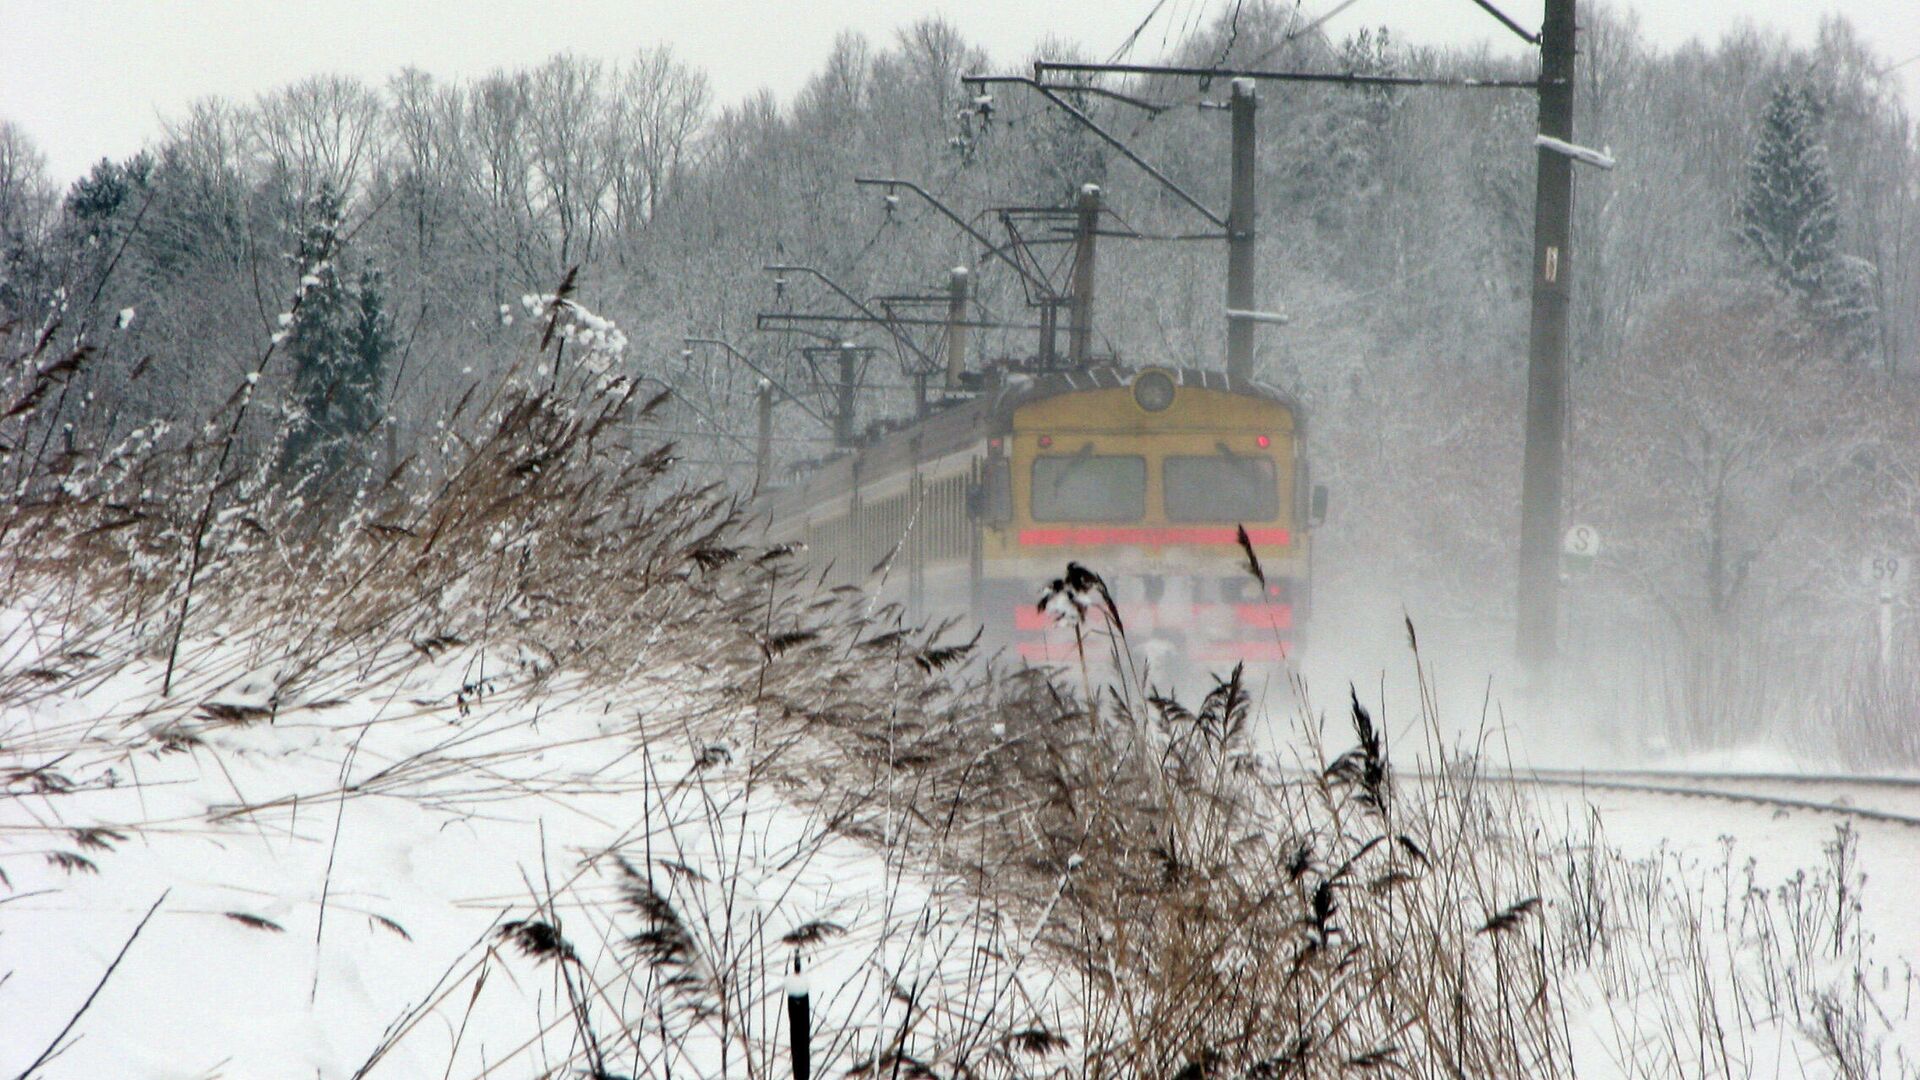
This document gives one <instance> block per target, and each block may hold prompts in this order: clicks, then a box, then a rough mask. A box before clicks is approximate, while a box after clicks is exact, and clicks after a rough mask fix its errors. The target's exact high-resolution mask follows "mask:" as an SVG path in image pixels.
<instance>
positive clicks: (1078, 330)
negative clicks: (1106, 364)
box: [1067, 184, 1100, 367]
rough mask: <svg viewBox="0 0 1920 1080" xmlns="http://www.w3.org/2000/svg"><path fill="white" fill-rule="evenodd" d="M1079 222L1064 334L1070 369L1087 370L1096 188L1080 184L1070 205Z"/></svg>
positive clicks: (1090, 346)
mask: <svg viewBox="0 0 1920 1080" xmlns="http://www.w3.org/2000/svg"><path fill="white" fill-rule="evenodd" d="M1074 208H1075V209H1076V210H1078V211H1079V215H1080V219H1079V222H1078V223H1077V225H1076V226H1075V228H1074V231H1073V249H1074V250H1073V285H1072V287H1071V289H1070V290H1069V292H1070V294H1071V295H1072V297H1073V310H1072V312H1071V314H1070V316H1069V318H1070V320H1071V321H1070V322H1069V324H1068V325H1069V329H1068V331H1067V360H1068V362H1069V363H1071V364H1072V365H1073V366H1074V367H1085V366H1087V361H1088V359H1089V358H1090V357H1091V356H1092V355H1093V253H1094V231H1095V230H1096V229H1097V228H1098V227H1099V225H1100V185H1098V184H1082V185H1081V186H1080V198H1079V200H1078V201H1077V202H1075V204H1074Z"/></svg>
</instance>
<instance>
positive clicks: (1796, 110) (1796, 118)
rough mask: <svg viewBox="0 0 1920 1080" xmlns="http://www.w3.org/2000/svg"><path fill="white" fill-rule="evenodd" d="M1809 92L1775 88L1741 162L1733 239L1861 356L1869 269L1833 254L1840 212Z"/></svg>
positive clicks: (1868, 313)
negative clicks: (1742, 181) (1744, 164)
mask: <svg viewBox="0 0 1920 1080" xmlns="http://www.w3.org/2000/svg"><path fill="white" fill-rule="evenodd" d="M1821 112H1822V110H1821V108H1820V102H1819V99H1818V98H1817V97H1816V96H1815V94H1814V92H1813V91H1812V90H1811V89H1810V88H1808V87H1806V86H1804V85H1797V84H1794V83H1782V84H1780V85H1779V86H1778V87H1776V88H1775V89H1774V92H1773V95H1772V97H1771V98H1769V99H1768V101H1767V107H1766V109H1765V111H1764V112H1763V113H1762V114H1761V118H1760V132H1759V135H1758V136H1757V137H1756V139H1755V140H1754V146H1753V152H1752V154H1751V155H1750V156H1749V157H1748V158H1747V179H1746V190H1745V191H1744V192H1743V193H1742V196H1741V199H1740V205H1739V211H1738V219H1739V220H1738V224H1739V236H1740V240H1741V243H1742V244H1743V245H1744V246H1745V248H1746V249H1747V251H1748V253H1749V254H1750V255H1751V256H1752V257H1753V259H1754V261H1755V262H1756V263H1757V264H1758V265H1759V266H1760V268H1761V269H1762V270H1763V271H1765V272H1766V274H1767V275H1768V276H1769V277H1771V278H1772V279H1773V281H1774V282H1775V284H1777V285H1778V286H1779V287H1780V288H1781V289H1782V290H1784V291H1785V292H1787V293H1788V294H1789V295H1792V296H1793V297H1795V298H1796V299H1798V300H1799V301H1800V302H1801V303H1802V304H1804V305H1805V308H1806V310H1807V312H1808V314H1809V316H1810V317H1811V318H1812V319H1813V320H1814V322H1815V323H1816V324H1817V325H1818V326H1819V328H1820V329H1821V330H1822V331H1824V332H1827V333H1831V334H1833V335H1835V336H1836V337H1837V338H1839V339H1840V341H1841V343H1842V347H1843V348H1844V349H1845V351H1846V352H1847V353H1848V355H1849V356H1852V355H1856V354H1857V353H1858V352H1859V351H1861V350H1862V349H1863V348H1864V346H1865V344H1866V341H1867V331H1868V328H1869V326H1870V324H1871V321H1872V318H1873V315H1874V309H1873V304H1872V299H1871V297H1872V290H1871V284H1870V283H1871V278H1872V275H1873V272H1874V271H1873V267H1872V265H1871V264H1868V263H1865V262H1863V261H1861V260H1859V259H1854V258H1850V257H1847V256H1844V255H1842V254H1841V253H1840V211H1839V205H1838V199H1837V198H1836V196H1835V194H1834V186H1833V174H1832V171H1831V169H1830V168H1829V167H1828V164H1827V151H1826V147H1825V145H1823V144H1822V143H1821V141H1820V137H1819V128H1820V122H1821V119H1822V116H1821Z"/></svg>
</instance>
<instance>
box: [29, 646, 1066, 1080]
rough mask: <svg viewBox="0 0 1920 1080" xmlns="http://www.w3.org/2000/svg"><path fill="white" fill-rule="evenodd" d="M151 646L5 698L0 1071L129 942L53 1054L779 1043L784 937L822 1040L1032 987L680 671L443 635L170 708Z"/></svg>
mask: <svg viewBox="0 0 1920 1080" xmlns="http://www.w3.org/2000/svg"><path fill="white" fill-rule="evenodd" d="M233 652H234V650H231V649H224V650H223V649H219V648H211V649H208V650H205V651H204V652H201V653H198V654H196V658H197V661H198V663H199V665H201V668H200V669H201V670H206V671H212V672H219V671H222V670H231V669H232V668H234V667H236V666H238V665H239V664H240V663H241V661H240V659H239V658H238V657H236V656H234V655H233ZM160 674H161V672H160V668H159V666H158V665H157V664H153V663H144V664H137V665H133V666H130V667H128V668H125V669H123V670H121V671H119V672H117V673H116V674H114V675H113V676H112V677H111V678H109V679H107V680H106V681H105V682H102V683H98V684H95V685H90V686H77V687H74V688H73V690H72V691H71V692H69V693H58V694H50V695H47V696H44V697H41V698H39V699H38V700H36V701H34V702H32V703H31V704H28V705H25V706H20V707H14V708H10V709H9V710H8V711H7V713H6V719H5V738H6V740H7V743H8V744H9V747H10V749H14V751H15V752H14V753H13V754H12V755H10V757H9V759H8V760H9V761H10V762H11V763H12V764H13V766H14V767H16V768H17V767H18V766H19V765H21V764H24V763H25V762H27V761H28V760H30V754H28V753H24V752H22V751H23V750H25V749H27V748H30V747H32V746H33V745H34V744H36V743H37V744H41V745H46V746H54V745H60V746H66V747H69V748H70V752H69V753H67V754H66V755H65V756H62V757H57V758H50V759H47V760H44V761H42V762H39V763H38V768H37V771H36V772H34V773H33V774H32V775H24V774H21V773H16V774H15V775H13V776H10V777H9V778H8V787H9V792H10V795H11V797H10V798H8V799H7V800H6V801H5V803H4V804H0V805H3V806H4V809H0V830H3V831H0V866H4V867H5V870H6V873H7V877H8V881H7V883H6V884H7V891H6V892H5V895H4V897H0V904H4V913H3V915H0V972H5V973H7V976H8V977H7V978H6V980H5V982H4V983H3V984H0V998H3V999H4V1007H3V1008H0V1016H4V1020H0V1029H3V1031H0V1034H3V1035H4V1037H0V1074H3V1075H7V1076H12V1075H14V1074H16V1073H18V1072H20V1071H21V1070H23V1069H25V1068H27V1066H28V1065H29V1064H30V1063H31V1062H33V1061H35V1060H36V1059H37V1058H38V1056H39V1055H40V1054H41V1052H42V1051H43V1050H44V1049H46V1048H47V1047H48V1046H50V1045H52V1044H53V1043H54V1040H55V1036H56V1035H57V1034H59V1033H60V1032H61V1030H62V1028H63V1027H64V1026H65V1025H66V1024H67V1023H68V1021H69V1019H70V1018H72V1017H73V1016H74V1015H75V1013H76V1012H77V1011H79V1010H81V1008H82V1006H83V1004H85V1003H87V1002H88V995H89V993H90V992H91V991H92V990H93V988H94V987H95V986H96V985H97V984H99V983H100V982H101V980H102V977H103V974H104V973H105V972H106V971H107V970H108V968H109V967H110V966H112V965H113V964H114V961H115V957H116V954H117V953H118V952H119V951H120V950H121V948H122V946H123V945H126V946H127V947H126V949H125V955H124V956H123V957H121V958H120V959H119V962H118V965H117V967H114V968H113V972H112V975H111V977H110V978H107V979H106V981H105V984H104V986H103V987H102V988H101V989H100V991H99V993H98V995H97V997H94V998H93V999H92V1001H91V1004H90V1006H89V1007H87V1008H86V1010H85V1013H84V1015H82V1016H80V1018H79V1020H78V1022H77V1023H74V1024H73V1026H72V1028H71V1032H70V1034H69V1035H68V1036H67V1037H66V1038H65V1039H64V1040H62V1041H61V1042H60V1044H59V1045H60V1049H59V1053H58V1056H57V1057H55V1058H54V1059H53V1060H52V1062H51V1064H49V1065H47V1066H45V1067H44V1069H43V1072H42V1075H46V1076H73V1077H83V1076H153V1077H162V1076H168V1077H172V1076H177V1077H202V1076H245V1077H280V1076H284V1077H313V1076H321V1077H347V1076H359V1075H373V1076H381V1075H387V1076H408V1077H411V1076H427V1075H432V1076H442V1075H446V1076H456V1077H457V1076H471V1077H479V1076H486V1075H494V1074H498V1075H504V1076H514V1077H524V1076H529V1075H545V1074H548V1073H552V1074H554V1075H566V1074H572V1073H576V1072H583V1071H584V1072H591V1071H592V1070H594V1069H600V1070H602V1071H603V1072H604V1073H605V1074H607V1075H620V1076H624V1075H641V1074H649V1075H666V1074H669V1073H689V1074H699V1075H723V1074H724V1075H749V1074H751V1075H762V1074H779V1073H781V1072H783V1071H784V1069H785V1068H786V1052H787V1051H786V1048H785V1044H786V1041H787V1040H786V1033H785V1024H786V1020H785V996H784V994H783V992H782V986H783V976H784V975H785V974H787V971H788V968H789V966H790V964H791V963H792V961H793V959H794V958H795V957H796V956H798V957H801V958H802V959H803V961H804V962H805V963H806V965H807V967H808V974H809V975H810V976H811V982H812V985H813V987H814V988H815V992H814V998H815V1000H814V1002H813V1004H814V1008H815V1015H816V1017H817V1020H816V1030H817V1031H819V1032H820V1033H821V1036H820V1040H819V1043H818V1045H816V1046H815V1047H814V1060H815V1063H816V1067H817V1068H820V1069H822V1070H824V1071H827V1072H831V1073H834V1074H838V1073H841V1072H844V1071H846V1070H848V1069H850V1068H853V1067H855V1066H857V1065H858V1064H859V1063H860V1062H861V1061H871V1060H873V1059H875V1058H877V1057H881V1056H884V1055H885V1054H886V1053H888V1051H889V1050H890V1049H891V1048H892V1047H893V1043H894V1041H895V1040H896V1039H898V1038H900V1037H901V1036H902V1033H903V1032H904V1031H905V1030H907V1029H908V1028H913V1029H915V1031H916V1033H918V1034H917V1036H916V1037H923V1036H924V1034H925V1032H926V1031H927V1030H928V1029H937V1031H938V1033H939V1035H940V1041H942V1042H943V1043H948V1044H952V1043H957V1042H972V1043H982V1042H989V1041H990V1039H989V1037H988V1036H987V1035H985V1034H984V1029H978V1028H977V1025H975V1027H976V1030H969V1025H970V1023H972V1019H973V1017H975V1016H976V1015H978V1016H982V1017H984V1016H985V1015H986V1014H989V1013H997V1014H1005V1013H1010V1012H1015V1011H1024V1012H1027V1013H1028V1014H1029V1015H1031V1016H1032V1017H1033V1018H1034V1019H1035V1021H1036V1022H1052V1018H1051V1016H1050V1015H1049V1014H1050V1012H1051V1008H1050V1006H1048V1005H1047V1003H1046V995H1047V992H1048V991H1047V980H1046V978H1045V968H1044V965H1038V964H1035V965H1029V966H1028V970H1025V971H1022V970H1021V969H1020V967H1019V965H1018V964H1017V961H1014V960H1008V959H1004V958H1005V957H1007V956H1009V955H1013V956H1017V955H1018V952H1017V949H1015V948H1011V947H1009V944H1008V943H1007V942H1006V941H1005V940H1004V929H1003V928H1002V927H1001V926H999V925H998V924H997V923H996V922H995V920H994V918H993V915H992V913H991V912H990V911H989V910H986V909H983V908H981V907H979V906H977V905H972V904H969V903H967V902H965V901H962V900H959V899H958V897H957V896H956V894H955V893H954V892H952V891H951V890H950V889H949V888H947V887H946V883H944V882H943V881H942V880H941V879H939V878H938V877H936V876H934V875H931V874H929V873H928V872H927V871H928V870H929V868H928V867H926V866H924V865H911V864H908V863H905V862H903V859H904V853H903V852H901V851H898V850H893V851H889V850H887V849H883V848H876V847H874V846H872V845H871V844H867V843H862V842H860V841H858V840H855V839H851V838H849V837H847V836H845V835H843V834H842V833H841V832H840V831H839V830H841V829H844V828H845V827H846V825H847V822H845V821H830V820H829V818H828V812H827V811H825V810H823V809H820V808H819V807H821V806H826V805H830V804H828V803H825V802H819V801H817V800H809V801H812V802H814V805H815V808H813V809H808V808H806V807H805V806H804V805H803V804H802V803H801V802H800V801H796V800H791V799H789V798H787V797H786V796H787V795H788V794H790V793H791V792H790V791H788V790H783V789H784V788H785V786H786V785H789V784H793V783H797V782H801V781H798V780H796V777H797V776H798V775H799V772H798V771H797V770H789V769H787V768H786V763H785V762H783V761H782V760H781V754H780V752H779V751H780V748H779V747H775V746H768V745H758V744H756V743H755V735H754V727H753V726H752V725H750V724H746V723H741V722H736V721H739V720H741V719H742V718H741V717H733V718H729V717H725V716H715V715H712V714H711V713H710V712H706V711H705V710H702V709H699V708H695V707H693V706H696V705H698V704H701V703H698V702H695V701H691V700H689V699H687V698H686V697H685V695H684V694H682V693H679V692H677V691H676V690H675V689H674V687H673V681H674V680H673V679H672V678H670V677H662V678H661V679H660V680H658V684H657V685H656V686H654V687H651V688H648V689H646V690H642V691H638V692H627V693H624V694H620V695H618V696H613V695H609V694H607V693H605V692H597V693H596V692H592V691H588V690H585V689H581V688H578V687H576V688H573V689H569V688H568V687H567V686H566V685H565V684H564V683H555V682H554V681H552V680H548V681H545V682H542V683H540V684H538V685H537V687H529V686H526V685H522V684H523V682H524V681H525V678H526V674H527V673H526V670H525V668H524V666H523V665H514V664H506V665H502V664H501V663H500V662H499V661H497V660H496V661H492V662H489V661H488V660H487V659H486V658H485V657H484V656H482V655H480V654H479V653H477V652H475V651H472V650H465V649H460V650H449V651H446V652H444V653H440V654H439V655H436V657H435V658H434V659H433V660H432V661H431V662H428V661H425V660H424V659H423V660H422V661H421V662H419V663H417V664H415V665H413V666H412V667H411V668H410V669H407V670H405V672H404V674H403V675H400V676H399V677H395V678H392V679H390V680H387V681H385V682H376V683H371V684H368V685H364V686H357V687H352V688H350V689H347V690H346V692H344V693H341V694H339V695H338V696H335V695H334V694H333V692H332V691H323V692H322V693H323V694H324V695H325V696H324V697H323V696H319V695H313V694H310V695H308V696H307V697H306V699H305V700H302V701H282V702H279V703H278V704H277V708H275V707H274V705H273V703H270V702H269V700H268V697H269V694H270V693H271V688H272V686H273V685H274V683H275V680H274V678H273V673H271V672H244V671H242V672H240V673H238V674H236V675H231V676H218V675H217V676H216V677H215V678H213V679H202V678H200V677H197V676H196V675H195V673H193V672H189V673H188V676H189V677H187V678H184V679H181V680H179V682H180V685H177V686H176V688H175V698H174V699H175V701H178V700H180V699H181V698H185V699H186V700H190V701H192V700H197V701H200V702H201V703H202V704H201V705H199V706H198V707H192V708H185V709H183V708H180V707H179V706H177V705H173V706H168V705H165V704H164V703H162V702H161V701H160V699H159V698H158V695H157V693H156V691H157V689H158V681H159V678H160ZM529 690H531V692H528V691H529ZM703 712H706V714H705V715H702V713H703ZM35 789H38V790H37V792H35ZM30 792H31V793H30ZM815 794H816V795H817V794H818V793H815ZM853 812H854V813H856V814H857V816H858V817H859V818H860V819H861V820H863V821H872V822H876V823H877V827H881V828H884V825H885V808H884V807H859V808H857V809H855V810H854V811H853ZM156 905H157V906H156ZM150 908H151V909H153V910H152V918H151V919H150V920H149V921H148V922H147V923H146V924H145V926H144V928H143V929H142V930H141V931H140V933H139V936H138V937H137V939H134V940H132V942H131V944H130V945H128V944H127V942H128V938H129V936H130V935H131V934H132V932H133V931H134V929H135V927H136V926H137V925H139V924H140V922H141V919H142V917H143V915H144V914H145V913H147V912H148V911H149V909H150ZM544 927H551V928H552V933H549V932H548V931H547V930H545V929H543V928H544ZM530 951H531V953H533V955H530ZM637 961H646V962H637ZM1030 994H1031V995H1033V996H1032V998H1031V999H1029V998H1028V997H1027V995H1030ZM931 1002H937V1003H938V1004H937V1009H936V1010H934V1011H935V1013H936V1015H934V1016H933V1017H932V1018H931V1019H929V1017H928V1016H927V1015H925V1014H926V1013H927V1012H928V1010H929V1004H928V1003H931ZM909 1012H915V1013H916V1014H917V1015H916V1016H915V1017H914V1019H913V1022H912V1023H911V1024H909V1023H905V1021H906V1019H907V1014H908V1013H909ZM583 1030H590V1031H592V1032H593V1037H592V1038H583V1036H582V1032H583ZM590 1045H593V1046H594V1047H595V1048H594V1049H589V1046H590ZM913 1048H915V1047H909V1049H913ZM986 1049H991V1047H990V1046H988V1047H986Z"/></svg>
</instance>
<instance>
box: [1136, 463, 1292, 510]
mask: <svg viewBox="0 0 1920 1080" xmlns="http://www.w3.org/2000/svg"><path fill="white" fill-rule="evenodd" d="M1160 479H1161V481H1162V486H1163V487H1164V488H1165V489H1166V493H1167V520H1168V521H1223V522H1224V521H1272V520H1273V519H1274V518H1276V517H1278V516H1280V485H1279V483H1278V482H1277V477H1276V475H1275V473H1274V468H1273V459H1272V458H1265V457H1253V456H1251V455H1247V454H1213V455H1209V456H1207V457H1170V458H1167V459H1166V461H1165V462H1163V463H1162V464H1161V476H1160Z"/></svg>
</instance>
